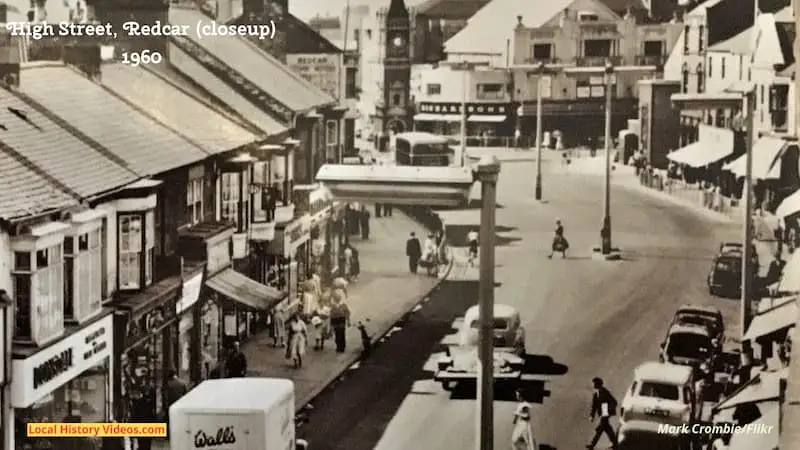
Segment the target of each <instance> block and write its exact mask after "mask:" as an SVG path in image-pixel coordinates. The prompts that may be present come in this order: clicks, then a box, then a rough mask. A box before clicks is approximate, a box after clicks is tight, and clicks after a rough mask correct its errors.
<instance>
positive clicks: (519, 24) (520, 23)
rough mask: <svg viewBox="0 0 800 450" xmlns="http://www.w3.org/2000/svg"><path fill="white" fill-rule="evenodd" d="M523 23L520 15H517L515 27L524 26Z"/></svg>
mask: <svg viewBox="0 0 800 450" xmlns="http://www.w3.org/2000/svg"><path fill="white" fill-rule="evenodd" d="M524 27H525V25H523V24H522V16H517V29H520V28H524Z"/></svg>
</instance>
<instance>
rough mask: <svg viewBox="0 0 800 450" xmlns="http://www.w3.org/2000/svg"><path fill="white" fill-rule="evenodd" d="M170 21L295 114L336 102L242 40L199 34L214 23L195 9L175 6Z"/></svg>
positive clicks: (190, 38)
mask: <svg viewBox="0 0 800 450" xmlns="http://www.w3.org/2000/svg"><path fill="white" fill-rule="evenodd" d="M169 19H170V22H171V23H172V24H175V25H188V26H189V30H191V31H190V32H189V34H188V36H187V37H188V38H189V40H191V41H192V42H194V43H195V44H197V45H199V46H201V47H202V48H203V49H204V50H205V51H206V52H208V53H209V54H210V55H211V56H213V57H214V58H216V59H218V60H219V61H220V62H222V63H223V64H225V65H226V66H228V67H229V68H230V69H232V70H233V71H235V72H237V73H238V74H239V75H240V76H241V77H243V78H245V79H247V80H248V81H249V82H251V83H253V84H254V85H255V86H256V87H258V88H259V89H261V90H262V91H264V92H266V93H268V94H269V95H270V96H272V97H273V98H274V99H275V100H277V101H278V102H279V103H282V104H283V105H284V106H286V107H288V108H290V109H292V110H293V111H295V112H302V111H308V110H311V109H313V108H317V107H320V106H325V105H329V104H332V103H334V102H335V100H334V99H333V97H331V96H329V95H328V94H326V93H325V92H324V91H322V90H321V89H320V88H318V87H316V86H314V85H313V84H312V83H310V82H308V81H306V80H305V79H304V78H303V77H301V76H300V75H299V74H297V73H295V72H294V71H292V70H291V69H290V68H288V67H287V66H286V65H285V64H283V63H281V62H280V61H278V60H276V59H275V58H273V57H272V56H270V55H268V54H267V53H266V52H264V51H262V50H260V49H259V48H258V47H256V46H255V45H253V44H251V43H250V42H248V41H247V39H244V38H239V37H224V38H216V39H215V38H211V39H209V38H208V37H207V36H203V37H200V36H198V35H197V34H196V30H197V28H198V24H202V23H206V24H213V23H214V21H213V20H211V19H209V18H208V17H206V16H205V15H204V14H202V13H201V12H199V11H197V10H194V9H183V8H180V7H172V8H170V12H169Z"/></svg>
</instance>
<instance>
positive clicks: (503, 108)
mask: <svg viewBox="0 0 800 450" xmlns="http://www.w3.org/2000/svg"><path fill="white" fill-rule="evenodd" d="M509 111H512V108H511V105H510V104H508V103H467V113H468V114H488V115H506V114H507V113H508V112H509ZM417 112H420V113H428V114H461V104H460V103H455V102H420V103H419V105H418V106H417Z"/></svg>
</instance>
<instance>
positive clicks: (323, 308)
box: [311, 303, 331, 350]
mask: <svg viewBox="0 0 800 450" xmlns="http://www.w3.org/2000/svg"><path fill="white" fill-rule="evenodd" d="M330 316H331V308H330V307H329V306H328V305H326V304H324V303H320V305H319V307H318V308H317V311H316V312H315V313H314V317H312V318H311V327H312V328H311V334H312V335H313V341H314V350H322V349H323V348H325V339H326V338H327V334H328V333H329V328H330Z"/></svg>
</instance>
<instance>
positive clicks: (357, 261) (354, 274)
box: [350, 247, 361, 281]
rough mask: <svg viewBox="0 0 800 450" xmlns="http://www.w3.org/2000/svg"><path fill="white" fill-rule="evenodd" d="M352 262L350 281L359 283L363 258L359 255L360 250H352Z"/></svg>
mask: <svg viewBox="0 0 800 450" xmlns="http://www.w3.org/2000/svg"><path fill="white" fill-rule="evenodd" d="M351 250H352V254H353V256H352V262H351V264H350V270H351V272H350V279H351V280H352V281H358V276H359V275H360V274H361V258H360V257H359V254H358V249H357V248H355V247H353V248H352V249H351Z"/></svg>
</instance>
